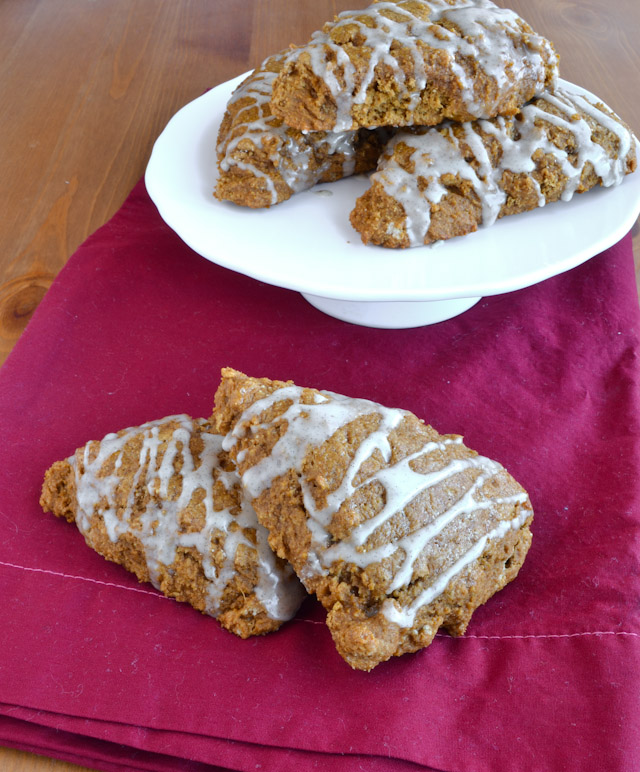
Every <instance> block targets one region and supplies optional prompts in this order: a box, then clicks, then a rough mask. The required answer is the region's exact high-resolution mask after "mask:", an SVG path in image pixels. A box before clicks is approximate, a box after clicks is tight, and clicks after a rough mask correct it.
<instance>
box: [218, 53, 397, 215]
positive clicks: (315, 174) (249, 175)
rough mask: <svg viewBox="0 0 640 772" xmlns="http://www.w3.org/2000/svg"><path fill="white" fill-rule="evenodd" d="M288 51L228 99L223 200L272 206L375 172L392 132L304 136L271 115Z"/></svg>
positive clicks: (221, 161)
mask: <svg viewBox="0 0 640 772" xmlns="http://www.w3.org/2000/svg"><path fill="white" fill-rule="evenodd" d="M286 53H287V52H281V53H279V54H276V55H275V56H272V57H270V58H269V59H267V60H266V61H265V62H263V63H262V65H261V66H260V67H258V68H257V69H256V70H255V71H254V72H253V73H252V74H251V75H250V76H249V77H247V78H246V79H245V80H244V81H243V82H242V83H241V84H240V85H239V86H238V88H237V89H236V91H235V92H234V94H233V95H232V97H231V99H230V100H229V103H228V105H227V109H226V110H225V114H224V116H223V118H222V123H221V124H220V129H219V130H218V139H217V157H218V172H219V174H218V182H217V185H216V189H215V191H214V195H215V197H216V198H217V199H219V200H220V201H230V202H231V203H234V204H237V205H239V206H246V207H250V208H254V209H256V208H263V207H270V206H273V205H275V204H279V203H281V202H283V201H286V200H287V199H289V198H290V197H291V196H292V195H294V194H295V193H297V192H300V191H302V190H306V189H308V188H310V187H312V186H313V185H315V184H317V183H325V182H335V181H336V180H339V179H342V178H343V177H348V176H350V175H352V174H361V173H364V172H368V171H371V170H372V169H375V166H376V163H377V161H378V158H379V156H380V153H381V152H382V148H383V146H384V142H385V141H386V139H387V138H388V136H389V133H388V132H382V131H368V130H362V131H349V132H341V133H340V134H330V133H328V132H325V131H320V132H310V133H303V132H301V131H299V130H298V129H294V128H291V127H290V126H286V125H285V124H284V123H283V121H282V120H281V119H280V118H278V117H276V116H275V115H273V114H272V112H271V107H270V98H271V88H272V85H273V81H274V80H275V78H276V76H277V74H278V73H279V72H280V71H281V69H282V66H283V63H284V59H285V55H286Z"/></svg>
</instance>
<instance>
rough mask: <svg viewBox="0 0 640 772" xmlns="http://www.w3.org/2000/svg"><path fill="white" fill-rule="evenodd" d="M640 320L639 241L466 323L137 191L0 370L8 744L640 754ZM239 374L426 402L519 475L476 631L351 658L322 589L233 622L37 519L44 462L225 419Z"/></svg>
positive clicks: (93, 756) (292, 761) (300, 757)
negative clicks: (157, 426)
mask: <svg viewBox="0 0 640 772" xmlns="http://www.w3.org/2000/svg"><path fill="white" fill-rule="evenodd" d="M212 238H215V233H212ZM639 319H640V312H639V309H638V299H637V295H636V290H635V279H634V271H633V259H632V251H631V241H630V239H629V238H628V237H627V238H626V239H624V240H623V241H622V242H620V243H619V244H618V245H616V246H615V247H613V248H612V249H610V250H608V251H607V252H605V253H603V254H602V255H599V256H598V257H595V258H593V259H592V260H590V261H588V262H587V263H585V264H584V265H582V266H580V267H578V268H576V269H574V270H572V271H570V272H569V273H565V274H563V275H561V276H558V277H555V278H553V279H549V280H547V281H545V282H543V283H541V284H539V285H537V286H534V287H530V288H528V289H525V290H521V291H519V292H514V293H510V294H507V295H502V296H498V297H493V298H486V299H483V300H482V301H481V302H480V303H478V304H477V305H476V306H475V307H474V308H473V309H471V310H470V311H468V312H467V313H465V314H463V315H462V316H459V317H457V318H455V319H452V320H450V321H448V322H444V323H441V324H438V325H434V326H431V327H425V328H422V329H414V330H375V329H366V328H363V327H357V326H352V325H349V324H346V323H343V322H340V321H338V320H335V319H332V318H330V317H328V316H325V315H323V314H322V313H321V312H319V311H317V310H316V309H314V308H312V307H311V306H310V305H308V304H307V303H306V302H305V301H304V300H303V298H302V297H301V296H300V295H298V294H296V293H294V292H291V291H288V290H282V289H279V288H275V287H271V286H267V285H264V284H261V283H259V282H257V281H254V280H252V279H249V278H246V277H244V276H241V275H238V274H236V273H233V272H232V271H229V270H226V269H223V268H220V267H218V266H216V265H213V264H211V263H209V262H207V261H206V260H204V259H202V258H201V257H199V256H198V255H196V254H194V253H193V252H192V251H191V250H190V249H189V248H188V247H186V246H185V245H184V244H183V243H182V242H181V241H180V239H179V238H178V237H177V236H176V235H175V234H174V233H173V232H172V231H171V230H170V229H169V228H168V227H167V226H166V225H165V224H164V223H163V222H162V221H161V219H160V217H159V216H158V214H157V212H156V210H155V208H154V206H153V204H152V203H151V201H150V200H149V198H148V196H147V194H146V191H145V189H144V186H143V185H142V184H139V185H138V186H137V187H136V188H135V189H134V191H133V192H132V194H131V195H130V197H129V199H128V200H127V202H126V203H125V205H124V206H123V207H122V209H121V210H120V211H119V212H118V214H117V215H116V216H115V217H114V218H113V220H111V222H109V223H108V224H107V225H105V226H104V227H103V228H101V229H100V230H99V231H98V232H97V233H95V234H94V235H93V236H92V237H91V238H90V239H89V240H88V241H87V242H86V243H85V244H84V245H83V246H82V247H81V248H80V249H79V250H78V252H77V253H76V254H75V255H74V256H73V257H72V258H71V260H70V261H69V263H68V264H67V266H66V267H65V268H64V270H63V271H62V272H61V273H60V275H59V277H58V279H57V280H56V281H55V282H54V284H53V286H52V287H51V289H50V291H49V292H48V294H47V296H46V297H45V298H44V300H43V302H42V304H41V305H40V307H39V308H38V310H37V312H36V313H35V315H34V317H33V320H32V321H31V323H30V325H29V326H28V328H27V330H26V331H25V333H24V335H23V336H22V338H21V340H20V341H19V342H18V345H17V346H16V348H15V350H14V351H13V352H12V354H11V356H10V357H9V359H8V360H7V362H6V364H5V365H4V367H3V368H2V370H0V426H2V443H1V444H0V524H1V526H0V527H1V529H2V530H1V537H0V639H1V641H2V649H1V651H2V655H1V656H0V744H5V745H12V746H15V747H19V748H25V749H28V750H34V751H36V752H39V753H45V754H49V755H52V756H57V757H61V758H65V759H68V760H71V761H75V762H77V763H83V764H86V765H89V766H92V767H95V768H98V769H104V770H122V769H123V768H124V769H127V770H198V771H199V770H211V769H212V768H214V766H213V765H219V766H220V767H224V768H229V769H235V770H252V771H253V770H292V769H295V770H299V771H300V772H307V771H310V770H316V769H323V770H329V771H330V772H331V771H335V772H355V771H356V770H371V771H373V772H377V771H378V770H380V771H382V770H384V771H385V772H386V771H390V772H416V770H428V769H437V770H447V772H466V771H467V770H469V771H470V770H473V772H485V771H486V772H489V771H491V772H493V771H495V770H500V771H501V772H511V771H516V770H517V771H518V772H522V771H523V770H525V771H526V770H543V769H544V770H580V772H589V771H590V770H598V771H600V770H603V769H606V770H608V772H616V771H618V770H632V769H633V770H637V769H638V768H640V730H639V728H638V721H637V719H638V716H639V715H640V602H639V601H640V571H639V563H640V482H639V477H638V471H637V470H638V468H639V467H640V438H639V420H640V395H639V393H638V389H637V384H638V376H639V372H638V361H637V356H638V351H639V342H638V332H639V327H638V322H639ZM224 365H229V366H232V367H235V368H237V369H239V370H243V371H245V372H247V373H249V374H252V375H259V376H262V375H265V376H269V377H272V378H284V379H286V378H291V379H293V380H295V382H296V383H299V384H303V385H310V386H315V387H317V388H321V389H329V390H332V391H337V392H340V393H343V394H348V395H351V396H357V397H366V398H369V399H372V400H375V401H377V402H381V403H383V404H386V405H390V406H394V407H402V408H406V409H408V410H411V411H412V412H414V413H416V414H417V415H419V416H420V417H423V418H424V419H425V420H426V421H428V422H429V423H431V424H432V425H433V426H434V427H435V428H436V429H438V430H439V431H440V432H457V433H460V434H463V435H464V437H465V441H466V442H467V444H468V445H470V446H471V447H473V448H475V449H476V450H478V451H479V452H480V453H482V454H483V455H486V456H489V457H491V458H495V459H496V460H498V461H500V462H501V463H503V464H504V465H505V466H506V467H507V469H508V470H509V471H510V472H511V473H512V474H513V475H514V477H515V478H516V479H517V480H518V481H519V482H521V483H522V484H523V485H524V487H525V488H526V489H527V490H528V491H529V493H530V495H531V499H532V502H533V505H534V508H535V512H536V517H535V520H534V524H533V529H532V530H533V533H534V540H533V546H532V548H531V551H530V553H529V556H528V558H527V560H526V562H525V564H524V567H523V569H522V571H521V573H520V575H519V576H518V578H517V579H516V581H514V582H513V583H512V584H510V585H509V586H508V587H507V588H505V589H504V590H503V591H502V592H500V593H499V594H498V595H496V596H495V597H494V598H492V599H491V600H490V601H489V602H488V603H487V604H486V605H485V606H484V607H482V608H481V609H479V610H478V611H477V612H476V614H475V615H474V617H473V619H472V622H471V625H470V627H469V630H468V633H467V635H466V636H464V637H463V638H459V639H453V638H450V637H448V636H447V635H444V634H442V635H438V636H437V637H436V639H435V641H434V643H433V644H432V645H431V646H430V647H429V648H427V649H425V650H423V651H421V652H419V653H417V654H414V655H407V656H404V657H401V658H398V659H394V660H392V661H389V662H387V663H384V664H382V665H380V666H379V667H378V668H376V669H375V670H374V671H373V672H371V673H362V672H356V671H352V670H351V669H350V668H349V667H348V666H347V665H346V664H345V663H344V662H343V661H342V659H341V658H340V657H339V656H338V655H337V653H336V651H335V649H334V646H333V643H332V641H331V638H330V635H329V633H328V631H327V629H326V627H325V625H324V622H323V620H324V612H323V611H322V609H321V608H320V607H319V604H318V603H317V602H315V600H313V599H311V598H310V599H308V600H307V601H305V603H304V605H303V608H302V610H301V612H300V613H299V615H298V616H297V618H296V619H295V620H294V621H292V622H290V623H288V624H287V625H285V626H284V627H283V628H282V629H281V630H280V631H278V632H277V633H274V634H272V635H269V636H265V637H263V638H258V639H250V640H246V641H242V640H240V639H239V638H236V637H235V636H233V635H231V634H230V633H228V632H226V631H224V630H223V629H222V628H221V627H220V626H219V625H218V623H217V622H216V621H214V620H213V619H211V618H208V617H205V616H202V615H200V614H198V613H197V612H196V611H194V610H193V609H191V608H189V607H187V606H184V605H181V604H178V603H176V602H174V601H172V600H168V599H166V598H164V597H163V596H162V595H160V594H159V593H158V592H156V591H155V590H154V589H153V588H152V587H151V586H147V585H140V584H138V583H137V581H136V580H135V578H134V577H133V576H132V575H130V574H128V573H127V572H126V571H125V570H124V569H122V568H121V567H119V566H117V565H114V564H111V563H108V562H106V561H104V560H103V559H102V558H101V557H100V556H98V555H97V554H95V553H94V552H92V551H91V550H90V549H89V548H87V547H86V546H85V544H84V541H83V539H82V536H81V535H80V534H79V533H78V532H77V530H76V529H75V528H74V527H73V526H71V525H69V524H68V523H66V522H63V521H61V520H58V519H56V518H54V517H53V516H51V515H45V514H44V513H43V512H42V511H41V510H40V508H39V506H38V496H39V491H40V486H41V481H42V476H43V474H44V471H45V469H46V468H47V467H48V466H49V465H50V464H51V463H52V462H53V461H55V460H57V459H60V458H64V457H65V456H67V455H70V454H71V453H72V451H73V450H74V449H75V448H76V447H78V446H80V445H82V444H84V443H85V442H86V441H87V440H89V439H100V438H101V437H103V436H104V435H105V434H106V433H108V432H110V431H114V430H118V429H120V428H124V427H126V426H131V425H136V424H140V423H142V422H144V421H147V420H151V419H155V418H160V417H163V416H166V415H169V414H172V413H182V412H186V413H190V414H192V415H194V416H207V415H209V413H210V411H211V408H212V401H213V394H214V392H215V389H216V386H217V384H218V381H219V371H220V368H221V367H222V366H224Z"/></svg>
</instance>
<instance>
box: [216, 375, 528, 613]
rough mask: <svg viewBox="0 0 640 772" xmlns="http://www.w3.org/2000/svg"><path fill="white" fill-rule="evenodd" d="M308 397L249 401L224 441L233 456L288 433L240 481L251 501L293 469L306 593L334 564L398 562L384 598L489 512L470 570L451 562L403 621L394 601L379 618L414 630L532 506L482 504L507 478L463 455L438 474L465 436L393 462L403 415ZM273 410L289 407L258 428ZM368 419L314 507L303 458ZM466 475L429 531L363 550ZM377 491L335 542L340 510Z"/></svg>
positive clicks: (290, 394) (366, 404)
mask: <svg viewBox="0 0 640 772" xmlns="http://www.w3.org/2000/svg"><path fill="white" fill-rule="evenodd" d="M304 391H305V390H303V389H301V388H299V387H297V386H286V387H283V388H280V389H278V390H276V391H274V392H273V393H272V394H270V395H268V396H267V397H264V398H263V399H260V400H258V401H256V402H254V403H253V404H252V405H251V406H250V407H249V408H247V409H246V410H245V411H244V412H243V413H242V415H241V416H240V418H239V419H238V420H237V422H236V424H235V426H234V428H233V430H232V431H231V432H230V433H229V434H228V435H227V437H226V438H225V440H224V442H223V447H224V448H225V449H227V450H230V449H232V448H233V447H234V446H235V445H236V444H237V442H238V440H240V439H242V438H246V437H250V436H255V435H256V434H257V433H259V432H260V431H262V430H263V429H265V428H267V426H270V425H274V424H278V425H280V426H281V427H284V426H285V423H286V430H285V431H284V432H283V433H282V434H281V435H280V437H279V439H278V440H277V442H276V443H275V445H274V446H273V448H272V449H271V451H270V454H269V455H268V456H266V457H265V458H263V459H262V460H260V461H259V462H258V463H257V464H255V465H254V466H252V467H249V468H247V469H246V470H243V471H242V474H241V478H242V481H243V484H244V486H245V488H246V490H247V492H248V493H249V495H250V496H251V497H252V498H254V499H255V498H257V497H258V496H260V494H261V493H262V492H263V491H265V490H267V489H268V488H269V487H270V486H271V485H272V484H273V482H274V480H276V479H277V478H278V477H280V476H281V475H283V474H284V473H285V472H287V471H288V470H290V469H294V470H295V471H296V473H297V475H298V478H299V480H300V484H301V487H302V493H303V497H304V505H305V508H306V511H307V513H308V520H307V527H308V528H309V530H310V532H311V545H310V547H309V549H308V554H307V559H306V563H305V565H304V568H303V569H302V570H301V571H298V573H299V575H300V576H301V578H302V580H303V582H305V584H307V586H309V583H310V581H311V580H313V578H314V577H315V576H317V575H319V574H322V573H323V572H324V570H325V569H326V568H327V567H329V566H331V565H333V564H335V563H337V562H344V563H345V564H352V565H355V566H358V567H360V568H363V569H364V568H366V567H367V566H368V565H371V564H373V563H378V562H380V561H383V560H386V559H391V558H398V559H396V560H395V564H396V566H397V567H396V569H395V571H394V574H393V577H392V578H391V580H390V583H389V586H388V588H387V593H388V594H389V593H391V592H395V591H396V590H401V589H402V588H406V587H408V586H409V585H410V583H411V581H412V577H413V572H414V567H415V564H416V562H417V560H418V559H419V558H420V556H421V555H423V554H424V551H425V549H427V548H428V545H429V543H430V542H432V540H433V539H435V538H436V537H437V536H438V534H440V533H441V532H442V531H443V530H444V529H445V528H446V527H447V526H450V525H451V524H452V523H454V522H457V521H459V520H460V522H461V519H463V518H465V517H472V516H473V513H475V512H479V511H481V510H483V511H486V510H491V512H492V515H493V517H491V518H489V519H488V521H487V522H488V524H489V525H488V527H489V528H490V530H489V531H488V532H486V533H484V534H482V536H481V537H480V538H479V539H478V540H476V542H475V543H474V544H473V546H472V547H471V548H470V550H468V552H467V553H466V554H467V556H468V557H469V559H468V561H467V562H464V560H463V559H462V558H460V557H459V556H457V557H455V558H454V559H453V563H452V566H450V567H449V568H447V569H446V570H445V571H444V572H441V573H440V574H439V575H438V576H436V577H435V578H434V580H433V583H432V584H431V585H430V587H429V588H428V590H425V592H424V593H423V595H424V600H423V601H420V602H419V601H418V600H416V601H414V602H413V603H412V605H410V606H408V607H406V608H404V609H403V610H402V611H401V612H398V611H397V609H396V605H397V601H393V603H391V605H390V604H389V603H387V604H386V605H384V607H383V609H382V611H383V613H384V614H385V615H387V616H388V618H389V619H390V620H391V621H395V620H396V619H400V620H401V622H402V625H401V626H405V627H410V626H411V622H412V621H413V619H414V618H415V616H416V614H417V612H418V610H419V609H420V608H421V607H422V606H423V605H425V604H426V603H429V602H431V600H433V598H434V597H436V596H437V595H440V594H441V593H442V592H444V590H445V588H446V586H447V584H448V582H449V581H450V580H451V579H452V578H453V577H454V576H456V575H457V574H458V573H459V571H461V570H462V569H463V568H464V566H466V565H467V563H468V562H470V561H471V560H473V559H475V558H474V557H470V556H471V555H476V553H477V555H476V557H477V556H479V555H480V554H481V553H482V551H483V550H484V548H485V546H486V544H487V542H488V541H489V540H490V539H493V538H496V535H497V534H498V533H503V532H504V533H506V530H504V529H508V528H511V527H513V528H518V527H520V526H521V525H522V524H523V523H524V522H525V520H526V519H527V518H529V517H531V515H532V513H531V509H530V505H529V504H528V497H527V495H526V493H524V492H523V491H522V492H518V493H516V494H512V495H509V496H503V497H495V496H487V494H486V492H485V486H486V485H487V483H489V482H490V481H491V480H492V478H494V477H495V476H496V475H499V474H501V473H504V470H503V467H501V466H500V464H498V463H496V462H495V461H492V460H490V459H488V458H485V457H483V456H479V455H469V456H464V455H462V456H461V457H454V458H453V459H450V460H449V461H448V462H446V463H445V464H444V465H441V461H440V462H438V458H440V459H441V458H442V454H443V452H444V451H446V449H447V448H448V447H450V446H456V445H457V446H462V438H461V437H455V436H454V437H444V438H443V439H442V440H441V441H438V442H435V441H430V442H425V443H424V444H423V445H422V447H420V448H419V449H418V450H416V451H415V452H413V453H411V454H410V455H408V456H406V457H405V458H402V459H399V460H396V461H394V462H393V463H392V462H391V459H392V448H391V445H390V442H389V434H390V433H391V432H392V431H393V430H394V429H396V428H397V427H399V426H400V424H401V423H402V421H403V420H404V419H405V418H406V417H407V416H409V415H410V414H409V413H407V412H406V411H403V410H395V409H390V408H385V407H383V406H381V405H378V404H376V403H374V402H370V401H368V400H362V399H350V398H348V397H343V396H340V395H337V394H333V393H331V392H322V393H320V394H319V395H317V396H316V400H315V402H314V403H313V404H306V401H305V402H303V401H302V399H303V393H304ZM277 403H285V404H284V405H283V408H284V407H285V405H286V409H284V411H283V412H282V413H281V415H279V416H278V417H277V418H275V419H273V421H271V422H268V423H259V422H258V421H259V419H260V416H261V415H262V414H263V413H264V412H265V411H266V410H269V409H270V408H272V407H273V406H274V405H276V404H277ZM286 403H288V404H286ZM366 415H376V416H379V422H378V425H377V428H376V429H375V430H373V431H371V432H370V433H369V434H368V435H367V436H366V437H365V438H364V439H363V440H362V441H361V442H360V444H359V446H358V448H357V449H356V451H355V453H354V456H353V458H352V459H351V461H350V463H349V465H348V467H347V469H346V472H345V474H344V477H343V478H342V480H341V482H340V483H339V485H338V487H337V488H336V489H335V490H333V491H331V492H329V493H328V494H327V495H326V498H325V500H324V505H323V506H322V507H319V506H318V505H317V504H316V499H315V497H314V491H313V489H312V486H311V485H310V482H309V480H308V479H307V478H306V477H305V473H304V463H305V458H306V457H307V454H308V453H309V451H310V450H312V449H313V448H317V447H319V446H321V445H322V444H323V443H324V442H326V441H327V440H329V438H330V437H331V436H332V435H333V434H334V433H335V432H336V431H337V430H338V429H340V428H341V427H343V426H345V425H346V424H348V423H350V422H351V421H353V420H355V419H356V418H359V417H362V416H366ZM376 451H378V452H379V454H380V455H381V456H382V458H383V459H384V461H385V464H386V465H385V466H384V467H382V468H381V469H379V470H378V471H376V472H374V473H373V474H371V475H369V476H368V477H367V478H366V479H364V480H363V481H362V482H360V483H359V484H355V483H354V481H355V479H356V477H357V475H358V473H359V471H360V469H361V467H362V464H363V462H364V461H366V460H367V459H369V458H370V457H371V456H372V454H373V453H375V452H376ZM241 452H242V451H241ZM425 457H429V459H430V460H431V459H432V460H433V463H434V464H435V465H436V468H435V469H433V470H432V471H429V472H425V473H421V472H417V471H415V470H414V468H413V465H414V464H415V462H417V461H418V460H421V459H425ZM438 463H440V466H438ZM466 470H472V471H473V472H474V476H473V480H472V482H471V483H470V484H469V485H468V487H467V488H466V490H464V491H462V492H461V493H459V495H458V496H457V498H456V500H455V501H453V502H452V503H451V505H450V506H448V507H447V508H446V509H445V510H444V511H441V512H439V513H438V515H437V516H436V517H435V518H434V519H433V520H432V521H431V522H430V523H428V524H426V525H424V526H422V527H420V528H417V529H414V530H413V531H411V532H410V533H407V534H406V535H404V536H402V537H400V538H397V539H394V540H391V541H387V542H386V543H384V544H383V545H382V546H377V547H375V546H374V547H369V546H368V545H367V542H368V540H369V539H370V538H371V537H372V536H373V535H374V534H375V533H376V532H377V531H378V530H379V529H380V528H384V527H385V526H386V525H387V524H388V523H389V521H390V520H391V519H392V518H393V517H394V516H395V515H396V514H398V513H399V512H401V511H403V510H404V509H405V507H407V505H409V504H410V503H411V502H413V501H414V500H415V499H416V498H417V497H418V496H420V495H422V494H424V493H425V492H426V491H429V490H430V489H433V488H434V487H435V486H437V485H439V484H442V483H448V484H451V482H452V481H453V480H455V479H457V480H458V482H457V483H456V484H457V485H460V484H461V483H460V478H459V477H458V478H456V476H457V475H459V474H460V473H461V472H465V471H466ZM373 484H378V485H381V486H382V487H383V488H384V503H383V506H382V508H381V509H380V511H378V512H377V513H375V514H374V515H372V516H371V517H369V518H368V519H367V520H365V521H364V522H361V523H360V524H358V525H356V526H355V527H353V528H352V529H351V531H350V533H349V534H348V536H347V537H346V538H342V539H340V540H338V541H335V542H334V541H333V539H332V537H331V533H330V530H331V523H332V519H333V516H334V515H335V514H336V513H337V512H338V511H339V510H340V509H341V507H343V506H349V502H350V500H351V499H352V497H353V496H354V494H356V493H357V492H358V491H359V490H360V489H363V488H364V487H366V486H371V485H373ZM520 490H521V489H520ZM518 504H519V505H521V506H520V507H519V508H518V507H516V512H518V515H517V516H518V517H519V518H521V521H519V525H516V524H515V520H513V521H512V520H508V521H506V524H505V522H504V521H502V520H501V517H503V516H504V512H505V511H506V508H507V507H506V506H504V507H503V506H501V505H508V506H509V507H510V509H511V510H512V509H513V505H518ZM501 529H502V530H501ZM478 550H479V552H478ZM421 597H422V596H421ZM393 604H396V605H393Z"/></svg>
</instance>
